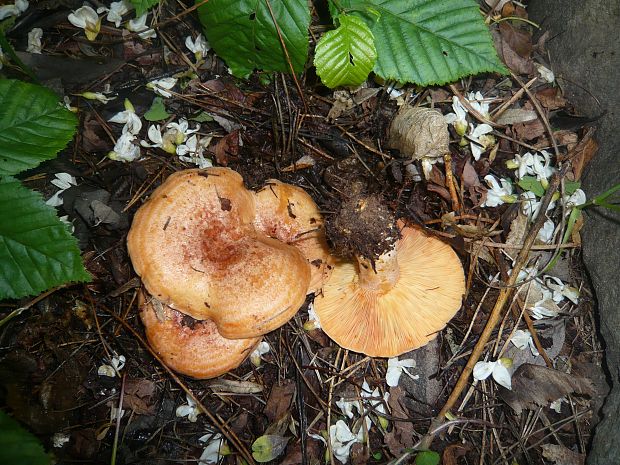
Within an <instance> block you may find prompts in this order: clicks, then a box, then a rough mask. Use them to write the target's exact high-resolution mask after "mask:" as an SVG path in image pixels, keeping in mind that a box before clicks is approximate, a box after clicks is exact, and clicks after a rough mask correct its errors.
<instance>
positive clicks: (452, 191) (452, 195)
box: [443, 153, 461, 212]
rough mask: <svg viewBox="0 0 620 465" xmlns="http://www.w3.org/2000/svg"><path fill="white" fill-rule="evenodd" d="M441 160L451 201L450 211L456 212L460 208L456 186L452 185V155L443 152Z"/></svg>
mask: <svg viewBox="0 0 620 465" xmlns="http://www.w3.org/2000/svg"><path fill="white" fill-rule="evenodd" d="M443 162H444V165H445V168H446V184H447V185H448V190H449V191H450V200H451V201H452V211H453V212H457V211H459V210H460V209H461V205H460V203H459V197H458V195H456V188H455V187H454V184H455V183H454V176H453V175H452V156H451V155H450V154H449V153H446V154H444V156H443Z"/></svg>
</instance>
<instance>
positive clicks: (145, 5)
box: [131, 0, 159, 18]
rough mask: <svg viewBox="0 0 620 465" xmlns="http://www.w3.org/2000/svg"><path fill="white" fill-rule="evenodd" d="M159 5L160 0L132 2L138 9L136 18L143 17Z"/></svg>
mask: <svg viewBox="0 0 620 465" xmlns="http://www.w3.org/2000/svg"><path fill="white" fill-rule="evenodd" d="M158 3H159V0H131V4H132V5H133V7H134V8H135V9H136V18H139V17H140V16H142V15H143V14H144V13H146V12H147V11H148V9H149V8H151V7H152V6H154V5H157V4H158Z"/></svg>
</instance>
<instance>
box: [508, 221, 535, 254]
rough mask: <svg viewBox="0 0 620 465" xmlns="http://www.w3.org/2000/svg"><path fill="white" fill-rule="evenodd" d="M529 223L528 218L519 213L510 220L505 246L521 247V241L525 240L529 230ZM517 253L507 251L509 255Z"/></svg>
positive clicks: (510, 250) (511, 250)
mask: <svg viewBox="0 0 620 465" xmlns="http://www.w3.org/2000/svg"><path fill="white" fill-rule="evenodd" d="M529 223H530V220H529V218H528V217H527V216H526V215H524V214H523V213H521V211H519V213H518V214H517V216H515V218H514V219H513V220H512V223H510V232H509V233H508V237H506V244H508V245H512V246H522V245H523V239H525V236H526V235H527V232H528V229H529V228H528V226H529ZM517 252H518V249H508V253H509V254H510V255H513V254H516V253H517Z"/></svg>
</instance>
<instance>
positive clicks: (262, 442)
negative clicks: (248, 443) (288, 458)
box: [252, 434, 288, 463]
mask: <svg viewBox="0 0 620 465" xmlns="http://www.w3.org/2000/svg"><path fill="white" fill-rule="evenodd" d="M287 443H288V438H285V437H282V436H279V435H277V434H265V435H263V436H261V437H259V438H258V439H257V440H256V441H254V442H253V443H252V457H254V460H256V461H257V462H259V463H264V462H271V461H272V460H273V459H275V458H276V457H277V456H278V455H280V454H281V453H282V452H284V449H285V448H286V444H287Z"/></svg>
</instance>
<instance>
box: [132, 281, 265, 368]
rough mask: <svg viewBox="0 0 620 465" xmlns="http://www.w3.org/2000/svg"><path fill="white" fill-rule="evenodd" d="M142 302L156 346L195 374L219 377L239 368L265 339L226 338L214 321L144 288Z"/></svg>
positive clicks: (172, 364) (159, 352)
mask: <svg viewBox="0 0 620 465" xmlns="http://www.w3.org/2000/svg"><path fill="white" fill-rule="evenodd" d="M139 305H140V317H141V319H142V323H144V327H145V330H146V337H147V339H148V341H149V344H150V345H151V347H152V348H153V350H154V351H155V352H156V353H157V355H159V356H160V357H161V359H162V361H163V362H164V363H165V364H166V365H167V366H168V367H170V368H171V369H173V370H174V371H177V372H179V373H182V374H184V375H187V376H191V377H192V378H196V379H208V378H215V377H216V376H219V375H221V374H224V373H226V372H227V371H230V370H232V369H234V368H237V367H238V366H239V365H241V363H242V362H243V361H244V360H245V359H246V357H247V356H248V355H250V354H251V353H252V351H253V350H254V348H255V347H256V346H257V345H258V343H259V342H260V340H261V338H260V337H257V338H249V339H225V338H223V337H222V336H221V335H220V333H219V332H218V330H217V326H216V325H215V323H214V322H213V321H211V320H202V321H198V320H194V319H193V318H191V317H188V316H187V315H183V314H182V313H180V312H178V311H176V310H174V309H173V308H172V307H170V306H168V305H166V304H163V303H162V302H159V301H158V300H156V299H154V298H152V297H146V296H145V295H144V293H142V292H141V293H140V295H139Z"/></svg>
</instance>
